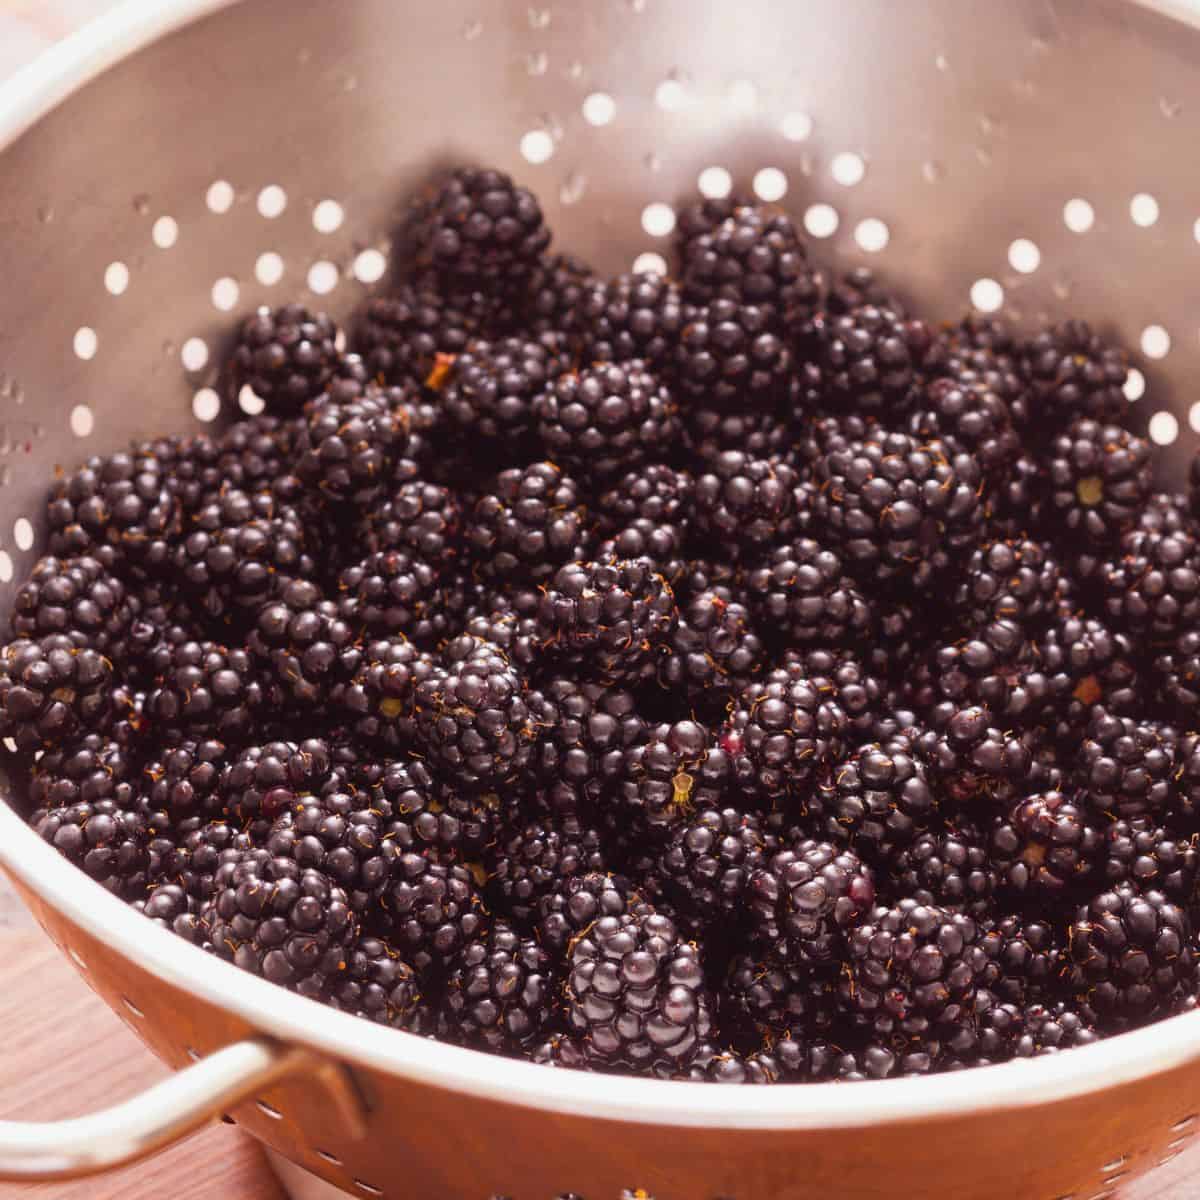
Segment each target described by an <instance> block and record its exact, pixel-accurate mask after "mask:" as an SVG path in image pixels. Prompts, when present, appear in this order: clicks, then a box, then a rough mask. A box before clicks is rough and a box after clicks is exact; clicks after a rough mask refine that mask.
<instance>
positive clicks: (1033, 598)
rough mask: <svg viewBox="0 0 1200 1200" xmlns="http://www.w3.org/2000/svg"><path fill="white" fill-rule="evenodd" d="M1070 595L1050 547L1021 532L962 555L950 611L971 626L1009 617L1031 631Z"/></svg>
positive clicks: (972, 628)
mask: <svg viewBox="0 0 1200 1200" xmlns="http://www.w3.org/2000/svg"><path fill="white" fill-rule="evenodd" d="M1069 595H1070V583H1069V582H1068V580H1067V578H1066V577H1065V575H1064V573H1063V570H1062V568H1061V567H1060V566H1059V563H1058V560H1057V558H1056V556H1055V554H1054V552H1053V551H1052V550H1051V549H1050V547H1048V546H1047V545H1045V544H1044V543H1043V542H1039V541H1034V540H1032V539H1030V538H1027V537H1021V538H1005V539H997V540H994V541H988V542H984V543H983V545H981V546H980V547H979V548H978V549H977V550H976V551H975V552H974V553H973V554H972V555H971V557H970V558H969V559H967V561H966V563H965V566H964V571H963V576H962V579H961V580H960V582H959V584H958V586H957V588H956V590H955V593H954V600H953V604H954V610H955V612H956V613H958V614H960V615H961V619H962V620H964V621H965V622H967V623H968V625H969V628H970V629H971V630H972V631H977V630H979V629H980V627H981V626H985V625H989V624H991V623H993V622H999V621H1012V622H1015V623H1016V624H1017V625H1018V626H1020V627H1021V628H1022V629H1024V630H1026V631H1028V632H1033V631H1035V630H1036V628H1037V627H1039V626H1040V625H1042V624H1044V623H1045V622H1046V620H1047V619H1048V618H1049V617H1050V616H1051V615H1052V614H1053V613H1054V612H1055V611H1056V607H1057V604H1058V601H1059V600H1060V599H1064V598H1066V597H1068V596H1069Z"/></svg>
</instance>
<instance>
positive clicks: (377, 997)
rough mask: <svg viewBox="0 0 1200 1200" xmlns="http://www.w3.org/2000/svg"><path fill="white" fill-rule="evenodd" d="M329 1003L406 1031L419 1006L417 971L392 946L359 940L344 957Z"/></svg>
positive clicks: (374, 938)
mask: <svg viewBox="0 0 1200 1200" xmlns="http://www.w3.org/2000/svg"><path fill="white" fill-rule="evenodd" d="M329 1002H330V1004H332V1005H333V1006H334V1007H335V1008H340V1009H341V1010H342V1011H343V1012H349V1013H354V1014H355V1016H359V1017H365V1018H366V1019H367V1020H368V1021H375V1022H376V1023H377V1024H380V1025H390V1026H392V1027H393V1028H394V1029H407V1028H408V1027H409V1024H410V1022H411V1020H412V1018H413V1016H414V1015H415V1013H416V1011H417V1008H418V1006H419V1005H420V1003H421V989H420V985H419V982H418V980H417V977H416V972H415V971H414V970H413V969H412V967H410V966H409V965H408V963H406V962H405V961H404V959H403V958H402V957H401V956H400V954H399V952H398V951H397V950H396V949H395V947H394V946H392V945H390V944H389V943H388V942H387V941H385V940H384V939H382V938H377V937H362V938H359V940H358V941H357V942H356V943H355V944H354V947H353V949H352V950H351V951H350V953H349V954H348V955H347V956H346V969H345V971H344V972H343V973H342V975H341V976H340V977H339V979H338V981H337V983H335V984H334V986H333V988H332V990H331V993H330V996H329Z"/></svg>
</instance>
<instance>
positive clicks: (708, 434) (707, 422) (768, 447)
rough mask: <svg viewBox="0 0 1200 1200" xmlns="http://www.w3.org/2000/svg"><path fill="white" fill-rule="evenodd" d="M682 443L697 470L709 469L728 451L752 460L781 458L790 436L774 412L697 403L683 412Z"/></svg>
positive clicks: (785, 453) (791, 438)
mask: <svg viewBox="0 0 1200 1200" xmlns="http://www.w3.org/2000/svg"><path fill="white" fill-rule="evenodd" d="M683 441H684V445H685V446H686V447H687V450H688V453H689V454H690V455H691V457H692V460H693V461H694V462H695V463H696V465H697V467H698V468H700V467H711V464H713V463H714V462H715V461H716V460H717V459H718V458H720V456H721V455H722V454H724V453H725V452H726V451H730V450H732V451H736V452H737V453H739V454H744V455H745V456H746V457H747V458H751V459H769V458H781V457H783V456H786V455H787V454H788V453H789V451H790V450H791V447H792V442H793V436H792V432H791V430H790V429H789V428H788V426H787V424H786V423H785V422H784V421H782V420H781V419H780V418H779V417H777V416H776V415H775V414H774V413H771V412H759V411H757V410H755V409H737V408H733V409H729V408H723V407H721V406H719V405H715V404H705V403H703V402H700V403H696V404H689V405H688V406H687V407H686V408H685V409H684V410H683Z"/></svg>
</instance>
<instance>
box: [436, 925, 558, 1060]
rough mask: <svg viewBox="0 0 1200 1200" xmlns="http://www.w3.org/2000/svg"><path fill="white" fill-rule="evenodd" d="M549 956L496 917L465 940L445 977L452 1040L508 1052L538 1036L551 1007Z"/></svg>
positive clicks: (445, 1013) (445, 1019)
mask: <svg viewBox="0 0 1200 1200" xmlns="http://www.w3.org/2000/svg"><path fill="white" fill-rule="evenodd" d="M553 986H554V976H553V971H552V967H551V961H550V957H549V956H548V955H547V954H546V952H545V951H544V950H543V949H542V948H541V946H539V945H538V943H537V941H536V939H534V938H530V937H522V936H521V935H520V934H519V933H518V932H517V931H516V930H515V929H513V927H512V926H511V925H509V924H508V922H507V921H495V922H493V924H492V926H491V928H490V929H489V930H488V931H487V935H486V937H482V938H478V939H475V940H472V941H471V942H469V943H468V944H467V945H466V946H465V947H464V948H463V951H462V954H461V955H460V956H459V959H458V961H457V963H456V964H455V967H454V969H453V970H452V971H451V972H450V976H449V978H448V979H447V980H446V990H445V993H444V994H443V996H442V1009H441V1013H442V1028H443V1029H444V1030H445V1032H446V1033H447V1034H448V1035H449V1036H450V1038H451V1039H452V1040H454V1041H461V1042H464V1043H466V1044H467V1045H479V1046H483V1047H485V1048H486V1049H488V1050H492V1051H505V1050H507V1051H512V1050H517V1049H520V1048H521V1047H523V1046H527V1045H529V1044H530V1043H531V1042H533V1041H534V1040H535V1039H536V1038H538V1037H540V1036H541V1035H542V1034H543V1033H544V1032H545V1031H546V1028H547V1026H548V1025H549V1023H550V1019H551V1014H552V1012H553V1007H554V995H553Z"/></svg>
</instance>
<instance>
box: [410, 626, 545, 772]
mask: <svg viewBox="0 0 1200 1200" xmlns="http://www.w3.org/2000/svg"><path fill="white" fill-rule="evenodd" d="M416 715H417V732H418V736H419V737H420V740H421V744H422V746H423V747H424V749H425V752H426V753H427V754H428V755H429V756H430V759H431V760H432V761H433V762H434V763H436V764H438V765H439V766H440V768H441V769H443V770H445V771H446V772H448V773H449V774H450V775H451V776H453V778H454V779H455V780H456V781H457V782H458V783H459V785H460V786H462V787H466V788H473V789H484V790H486V789H488V788H491V787H494V786H495V785H497V784H500V783H504V782H505V781H506V780H509V779H511V778H513V776H514V775H515V774H516V773H517V772H518V771H520V770H521V769H522V768H523V767H524V766H525V765H526V764H527V763H528V761H529V758H530V755H531V753H532V749H531V744H532V740H533V735H534V731H533V723H532V721H531V719H530V712H529V704H528V701H527V688H526V684H525V680H524V679H523V678H522V677H521V675H519V674H518V673H517V671H516V670H515V669H514V668H513V666H512V665H511V664H510V663H509V661H508V659H507V658H506V657H505V656H504V654H503V652H502V651H501V650H500V649H499V648H498V647H496V646H494V645H492V644H491V643H490V642H485V641H482V640H481V639H478V638H474V637H470V636H463V637H460V638H456V639H455V640H454V641H452V642H451V643H450V644H449V645H447V646H446V647H445V649H444V650H443V651H442V655H441V660H440V665H439V669H435V670H434V671H433V672H432V673H431V674H430V675H429V676H428V677H427V678H426V679H424V680H422V681H421V683H419V684H418V686H417V690H416Z"/></svg>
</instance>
